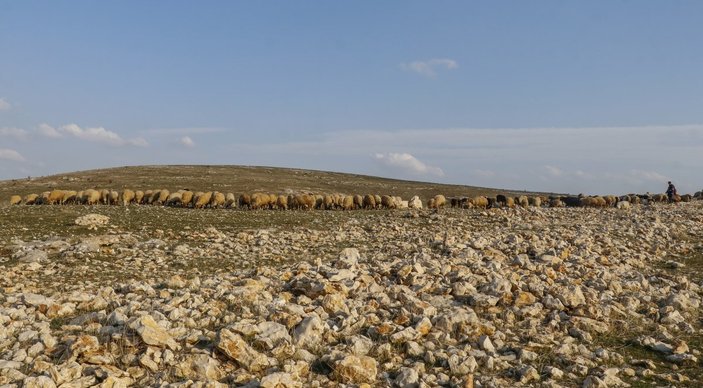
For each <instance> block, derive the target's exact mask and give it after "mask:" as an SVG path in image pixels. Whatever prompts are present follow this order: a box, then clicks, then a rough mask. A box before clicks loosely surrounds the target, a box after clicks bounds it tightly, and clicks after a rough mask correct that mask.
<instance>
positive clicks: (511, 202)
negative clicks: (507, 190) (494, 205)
mask: <svg viewBox="0 0 703 388" xmlns="http://www.w3.org/2000/svg"><path fill="white" fill-rule="evenodd" d="M504 205H505V207H507V208H510V209H512V208H514V207H515V199H514V198H513V197H506V198H505V204H504Z"/></svg>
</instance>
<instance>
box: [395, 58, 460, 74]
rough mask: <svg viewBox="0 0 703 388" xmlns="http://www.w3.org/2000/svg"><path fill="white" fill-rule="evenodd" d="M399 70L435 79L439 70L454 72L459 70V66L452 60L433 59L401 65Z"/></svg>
mask: <svg viewBox="0 0 703 388" xmlns="http://www.w3.org/2000/svg"><path fill="white" fill-rule="evenodd" d="M400 68H401V69H403V70H407V71H412V72H414V73H417V74H420V75H424V76H426V77H436V76H437V71H438V70H439V69H446V70H454V69H457V68H459V64H458V63H457V61H455V60H453V59H448V58H433V59H430V60H427V61H413V62H410V63H401V64H400Z"/></svg>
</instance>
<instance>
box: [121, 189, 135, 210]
mask: <svg viewBox="0 0 703 388" xmlns="http://www.w3.org/2000/svg"><path fill="white" fill-rule="evenodd" d="M134 199H135V193H134V191H132V190H130V189H124V190H123V191H122V206H127V205H129V204H131V203H132V202H134Z"/></svg>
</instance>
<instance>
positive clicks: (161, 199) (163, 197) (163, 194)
mask: <svg viewBox="0 0 703 388" xmlns="http://www.w3.org/2000/svg"><path fill="white" fill-rule="evenodd" d="M158 193H159V195H158V197H157V198H156V200H155V201H154V202H156V204H157V205H163V204H165V203H166V201H168V197H169V195H171V193H170V192H169V191H168V190H166V189H163V190H161V191H159V192H158Z"/></svg>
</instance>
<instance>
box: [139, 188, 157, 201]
mask: <svg viewBox="0 0 703 388" xmlns="http://www.w3.org/2000/svg"><path fill="white" fill-rule="evenodd" d="M153 196H154V190H147V191H145V192H144V196H143V197H142V198H143V199H142V201H140V202H139V203H141V204H142V205H150V204H151V198H153Z"/></svg>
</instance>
